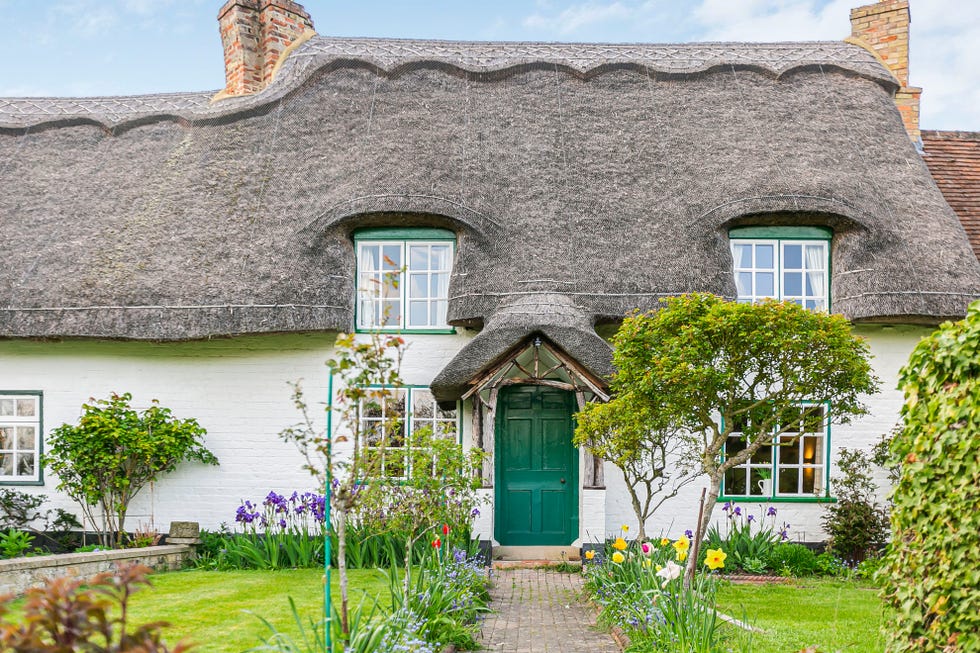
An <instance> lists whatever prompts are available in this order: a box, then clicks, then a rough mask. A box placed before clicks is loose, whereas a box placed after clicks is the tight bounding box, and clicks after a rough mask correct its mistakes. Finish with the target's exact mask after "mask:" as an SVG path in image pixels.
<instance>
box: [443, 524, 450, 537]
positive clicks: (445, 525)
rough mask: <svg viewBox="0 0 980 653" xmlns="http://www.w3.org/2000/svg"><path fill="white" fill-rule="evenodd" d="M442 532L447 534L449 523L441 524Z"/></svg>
mask: <svg viewBox="0 0 980 653" xmlns="http://www.w3.org/2000/svg"><path fill="white" fill-rule="evenodd" d="M442 534H443V535H447V536H448V535H449V524H443V525H442Z"/></svg>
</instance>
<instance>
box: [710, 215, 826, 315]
mask: <svg viewBox="0 0 980 653" xmlns="http://www.w3.org/2000/svg"><path fill="white" fill-rule="evenodd" d="M832 236H833V232H831V231H830V230H829V229H824V228H823V227H738V228H734V229H732V230H731V231H729V232H728V237H729V239H730V241H731V250H732V263H733V273H734V275H735V287H736V289H737V290H738V301H739V302H744V303H754V302H758V301H762V300H763V299H769V298H771V299H781V300H785V301H791V302H796V303H797V304H799V305H801V306H803V307H805V308H807V309H810V310H820V311H826V310H829V308H830V240H831V237H832Z"/></svg>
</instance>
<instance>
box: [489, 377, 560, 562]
mask: <svg viewBox="0 0 980 653" xmlns="http://www.w3.org/2000/svg"><path fill="white" fill-rule="evenodd" d="M497 402H498V403H497V407H498V408H497V415H498V417H497V439H496V444H495V449H496V455H495V458H496V479H495V480H496V482H495V484H494V485H495V487H496V493H495V497H494V505H495V520H494V521H495V531H496V532H495V533H494V536H495V537H496V539H497V541H498V542H499V543H500V544H502V545H516V546H535V545H568V544H571V543H572V541H573V540H575V538H577V537H578V450H577V449H576V448H575V447H574V446H573V445H572V412H573V409H574V406H575V396H574V395H573V394H572V393H571V392H566V391H564V390H558V389H555V388H549V387H545V386H534V385H519V386H509V387H505V388H503V389H502V390H501V392H500V396H499V397H498V398H497Z"/></svg>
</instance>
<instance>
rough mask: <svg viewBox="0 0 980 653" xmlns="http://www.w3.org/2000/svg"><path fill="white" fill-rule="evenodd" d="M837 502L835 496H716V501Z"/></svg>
mask: <svg viewBox="0 0 980 653" xmlns="http://www.w3.org/2000/svg"><path fill="white" fill-rule="evenodd" d="M724 502H730V503H837V499H836V498H835V497H761V496H760V497H726V496H720V497H718V503H724Z"/></svg>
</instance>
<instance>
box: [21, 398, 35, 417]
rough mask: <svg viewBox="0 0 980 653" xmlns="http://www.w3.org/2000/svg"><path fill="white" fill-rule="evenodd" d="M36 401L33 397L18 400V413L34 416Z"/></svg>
mask: <svg viewBox="0 0 980 653" xmlns="http://www.w3.org/2000/svg"><path fill="white" fill-rule="evenodd" d="M36 405H37V404H36V401H35V399H34V398H33V397H29V398H27V399H18V400H17V415H18V416H19V417H34V415H35V414H36V413H35V408H34V407H35V406H36Z"/></svg>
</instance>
